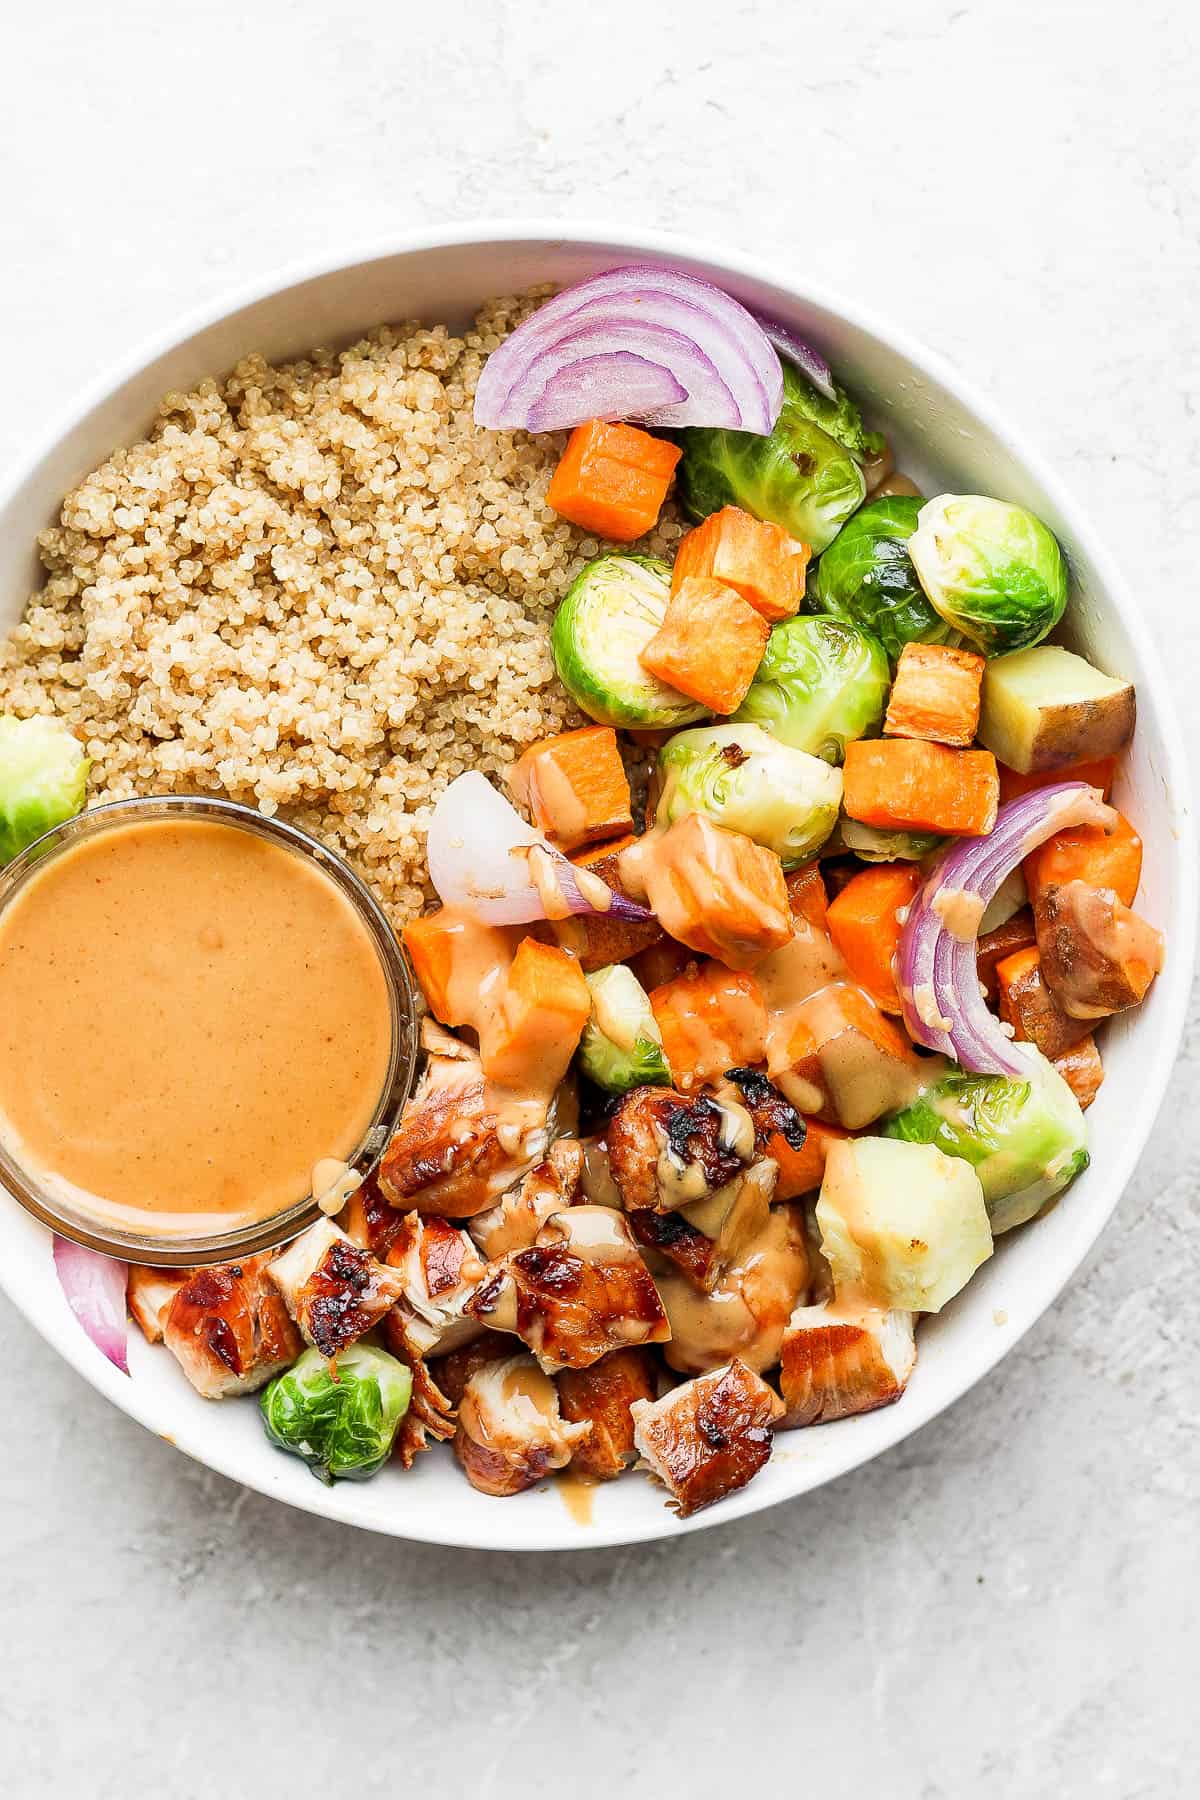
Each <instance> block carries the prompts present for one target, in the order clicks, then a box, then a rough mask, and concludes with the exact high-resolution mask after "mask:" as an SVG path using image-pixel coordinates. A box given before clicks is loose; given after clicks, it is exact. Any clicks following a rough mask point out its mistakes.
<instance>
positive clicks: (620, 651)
mask: <svg viewBox="0 0 1200 1800" xmlns="http://www.w3.org/2000/svg"><path fill="white" fill-rule="evenodd" d="M670 594H671V570H670V567H669V566H668V564H666V563H665V562H663V561H662V560H661V559H660V558H659V557H657V556H621V555H612V556H598V557H596V559H595V561H594V562H590V563H588V565H587V567H586V568H584V569H581V570H580V572H579V574H578V575H577V576H576V577H575V579H574V581H573V582H572V583H571V585H570V587H569V588H568V589H567V592H566V594H565V595H564V596H563V599H562V602H561V604H560V606H559V608H558V611H557V612H556V613H555V615H554V624H553V626H552V628H551V632H550V648H551V650H552V651H553V654H554V666H555V668H556V669H557V670H558V677H559V680H560V681H561V682H562V684H563V686H564V687H565V688H566V690H567V692H568V693H569V694H570V695H571V697H572V699H573V700H574V701H575V702H576V704H577V705H578V706H580V707H582V709H583V711H584V712H585V713H587V715H588V717H589V718H592V719H595V720H596V721H597V722H598V723H599V724H601V725H616V726H634V727H645V728H647V729H662V728H671V727H674V726H677V725H690V724H692V723H693V722H694V721H695V720H696V719H703V718H705V717H706V716H707V714H706V710H705V708H704V707H703V706H697V704H696V702H695V701H694V700H689V699H688V698H687V696H686V695H685V694H680V693H677V692H676V690H675V689H674V688H671V687H668V686H667V685H666V683H665V682H663V681H659V680H657V679H656V678H655V676H653V675H651V674H649V673H648V672H647V671H646V670H645V669H643V667H642V665H641V663H640V662H639V661H638V657H639V656H640V654H641V652H642V651H643V650H644V649H645V648H646V645H647V644H648V643H649V642H650V639H651V638H652V637H653V636H654V634H655V632H656V631H657V630H658V629H659V627H660V626H661V624H662V622H663V618H664V616H665V614H666V610H667V601H668V599H669V598H670Z"/></svg>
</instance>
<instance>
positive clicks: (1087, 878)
mask: <svg viewBox="0 0 1200 1800" xmlns="http://www.w3.org/2000/svg"><path fill="white" fill-rule="evenodd" d="M1024 869H1025V885H1026V887H1027V888H1028V890H1029V898H1030V900H1031V901H1033V902H1034V904H1035V905H1036V903H1037V901H1038V900H1039V899H1040V898H1041V896H1042V895H1043V894H1044V893H1046V891H1047V890H1048V889H1049V888H1052V887H1062V886H1063V885H1064V884H1065V883H1066V882H1068V881H1082V882H1085V883H1086V884H1087V886H1088V887H1094V888H1111V890H1112V892H1113V893H1114V894H1115V895H1116V896H1117V899H1118V900H1120V901H1121V902H1122V903H1123V904H1124V905H1125V906H1132V905H1133V902H1134V899H1135V898H1136V895H1137V891H1138V883H1139V881H1140V880H1141V878H1142V840H1141V838H1140V837H1139V836H1138V834H1137V832H1136V831H1135V830H1134V829H1133V826H1132V825H1131V824H1130V823H1129V820H1128V819H1127V818H1126V817H1125V816H1124V814H1123V813H1118V814H1117V823H1116V826H1115V828H1114V829H1113V830H1112V831H1105V830H1104V828H1103V826H1100V825H1071V826H1069V827H1068V828H1067V830H1066V831H1056V832H1055V834H1054V836H1053V837H1050V838H1047V839H1046V841H1045V843H1044V844H1039V845H1038V847H1037V849H1036V850H1031V851H1030V853H1029V855H1028V856H1027V857H1026V858H1025V863H1024Z"/></svg>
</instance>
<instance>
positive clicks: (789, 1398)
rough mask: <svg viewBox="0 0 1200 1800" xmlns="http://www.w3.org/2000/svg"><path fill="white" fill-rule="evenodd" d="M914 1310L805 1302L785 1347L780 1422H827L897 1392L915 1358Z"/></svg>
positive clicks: (795, 1315) (888, 1398)
mask: <svg viewBox="0 0 1200 1800" xmlns="http://www.w3.org/2000/svg"><path fill="white" fill-rule="evenodd" d="M913 1323H914V1319H913V1314H912V1313H910V1312H885V1311H884V1310H883V1309H882V1308H881V1307H876V1306H854V1305H850V1304H847V1303H845V1302H842V1303H834V1302H831V1301H828V1300H826V1301H822V1302H821V1304H820V1305H819V1306H799V1307H797V1308H796V1311H795V1312H794V1313H793V1314H792V1316H791V1318H790V1319H789V1320H788V1325H787V1330H786V1331H785V1332H784V1334H783V1345H782V1348H781V1351H780V1361H781V1366H780V1371H779V1385H780V1388H781V1390H782V1393H783V1403H784V1406H785V1407H786V1408H787V1411H786V1413H785V1415H784V1417H783V1419H782V1420H781V1421H780V1427H781V1429H790V1428H792V1427H793V1426H797V1425H824V1424H826V1423H827V1422H828V1421H829V1420H830V1419H848V1418H850V1417H851V1415H852V1414H854V1413H864V1412H873V1411H874V1409H875V1408H876V1407H877V1406H887V1405H889V1404H890V1402H891V1401H893V1400H898V1399H899V1398H900V1396H901V1394H902V1393H903V1392H904V1388H905V1384H906V1383H907V1381H908V1378H909V1376H910V1375H911V1374H912V1370H913V1364H914V1363H915V1362H916V1360H917V1346H916V1339H915V1337H914V1336H913Z"/></svg>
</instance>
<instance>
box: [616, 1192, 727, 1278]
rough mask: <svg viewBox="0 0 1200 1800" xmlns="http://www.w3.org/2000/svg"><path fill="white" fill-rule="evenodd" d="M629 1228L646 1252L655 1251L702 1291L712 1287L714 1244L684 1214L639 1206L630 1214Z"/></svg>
mask: <svg viewBox="0 0 1200 1800" xmlns="http://www.w3.org/2000/svg"><path fill="white" fill-rule="evenodd" d="M628 1217H629V1229H630V1231H632V1233H633V1235H634V1237H635V1238H636V1240H637V1242H638V1243H639V1244H640V1245H641V1246H642V1249H643V1250H653V1251H654V1252H655V1254H656V1255H657V1256H661V1257H663V1258H665V1260H666V1261H667V1262H669V1263H670V1264H671V1265H672V1266H673V1267H674V1268H676V1269H678V1270H679V1273H680V1274H681V1275H683V1276H685V1277H686V1278H687V1280H688V1281H690V1282H691V1284H692V1286H693V1287H697V1288H699V1289H700V1290H701V1291H702V1292H705V1291H707V1289H708V1286H709V1269H710V1268H711V1266H712V1259H713V1241H712V1239H711V1238H710V1237H705V1235H704V1233H703V1232H702V1231H701V1230H700V1228H699V1227H698V1226H696V1225H693V1224H691V1223H690V1222H689V1221H688V1220H687V1219H686V1218H685V1217H684V1215H683V1214H682V1213H678V1212H672V1213H660V1212H655V1211H654V1209H653V1207H650V1206H639V1207H638V1209H637V1211H636V1212H631V1213H630V1214H629V1215H628Z"/></svg>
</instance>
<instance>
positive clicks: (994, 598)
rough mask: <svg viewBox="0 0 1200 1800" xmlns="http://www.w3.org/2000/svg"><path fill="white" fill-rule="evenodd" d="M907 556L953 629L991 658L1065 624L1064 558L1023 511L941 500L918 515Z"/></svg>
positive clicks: (975, 500) (974, 498) (973, 500)
mask: <svg viewBox="0 0 1200 1800" xmlns="http://www.w3.org/2000/svg"><path fill="white" fill-rule="evenodd" d="M908 554H909V555H910V557H911V558H912V561H913V567H914V568H915V569H916V571H917V575H918V577H919V578H920V582H921V586H922V587H923V588H924V589H925V592H926V594H928V596H929V598H930V600H931V601H932V602H933V604H934V606H935V607H936V609H937V611H938V612H939V613H940V614H941V615H942V618H943V619H945V621H946V623H947V625H949V626H951V627H952V628H953V629H954V630H955V631H961V632H962V634H963V636H964V637H965V638H968V639H969V640H970V641H971V643H972V644H974V645H975V647H976V649H978V650H982V652H983V654H984V655H985V656H1002V655H1004V654H1005V652H1006V651H1009V650H1025V649H1027V648H1028V647H1029V646H1030V645H1031V644H1039V643H1041V641H1042V639H1043V638H1044V637H1046V636H1047V635H1048V634H1049V633H1050V632H1051V631H1053V630H1054V627H1055V626H1056V625H1057V624H1058V621H1059V620H1060V619H1061V618H1062V616H1063V610H1064V608H1065V607H1066V604H1067V565H1066V562H1065V560H1064V558H1063V553H1062V551H1061V550H1060V549H1059V547H1058V540H1057V538H1056V537H1055V536H1054V534H1053V532H1052V531H1049V530H1048V529H1047V528H1046V526H1045V525H1043V524H1042V522H1041V520H1040V519H1035V518H1034V516H1033V514H1032V513H1031V512H1026V511H1025V508H1024V507H1023V506H1011V505H1009V503H1008V502H1007V501H1005V500H986V499H984V498H982V497H981V496H980V495H979V494H940V495H939V496H938V498H937V499H936V500H927V501H926V502H925V504H924V506H923V507H922V508H921V510H920V512H919V513H918V514H917V528H916V530H915V531H914V532H913V535H912V536H911V537H910V538H909V540H908Z"/></svg>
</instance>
